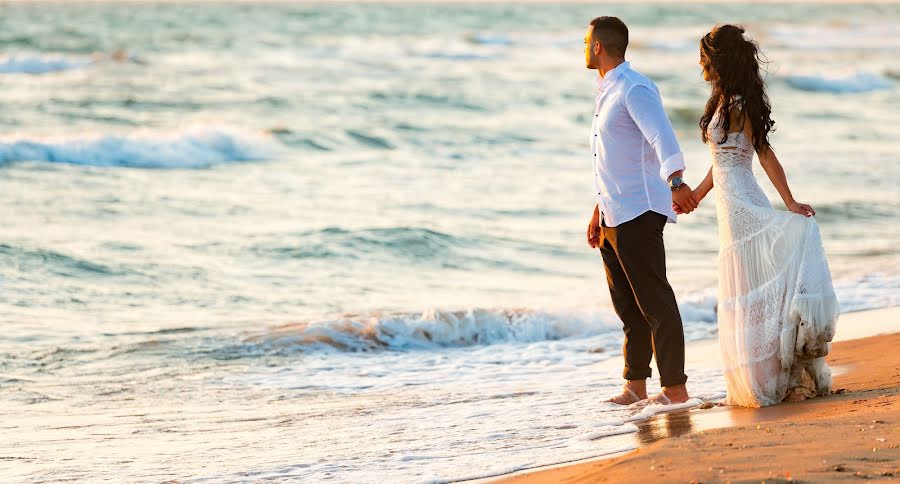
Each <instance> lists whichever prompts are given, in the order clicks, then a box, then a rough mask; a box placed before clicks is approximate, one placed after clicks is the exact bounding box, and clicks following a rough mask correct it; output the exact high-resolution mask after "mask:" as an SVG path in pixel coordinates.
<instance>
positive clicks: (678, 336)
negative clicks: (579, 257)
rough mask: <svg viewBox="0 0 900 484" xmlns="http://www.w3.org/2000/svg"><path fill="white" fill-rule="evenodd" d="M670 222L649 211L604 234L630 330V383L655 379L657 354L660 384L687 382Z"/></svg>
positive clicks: (617, 298)
mask: <svg viewBox="0 0 900 484" xmlns="http://www.w3.org/2000/svg"><path fill="white" fill-rule="evenodd" d="M667 220H668V218H667V217H666V216H665V215H662V214H659V213H656V212H653V211H648V212H644V213H643V214H642V215H640V216H638V217H637V218H634V219H632V220H629V221H628V222H625V223H622V224H619V225H617V226H616V227H607V226H606V224H605V222H604V223H603V224H602V228H601V231H600V253H601V254H602V255H603V265H604V266H605V267H606V281H607V283H608V284H609V294H610V296H612V303H613V307H614V308H615V310H616V314H618V315H619V318H621V319H622V322H623V323H624V331H625V347H624V350H623V351H624V353H625V372H624V375H623V376H624V377H625V379H626V380H643V379H645V378H650V376H651V371H650V358H651V357H652V356H653V354H654V353H655V354H656V366H657V368H658V369H659V374H660V375H659V379H660V384H661V385H662V386H664V387H668V386H674V385H680V384H683V383H685V382H686V381H687V376H686V375H685V374H684V329H683V328H682V324H681V314H680V313H679V312H678V304H677V303H676V302H675V293H674V292H672V287H671V286H670V285H669V281H668V279H666V249H665V245H664V244H663V229H664V228H665V226H666V221H667Z"/></svg>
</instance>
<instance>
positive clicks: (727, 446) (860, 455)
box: [504, 307, 900, 483]
mask: <svg viewBox="0 0 900 484" xmlns="http://www.w3.org/2000/svg"><path fill="white" fill-rule="evenodd" d="M898 318H900V308H896V307H895V308H888V309H882V310H876V311H863V312H857V313H851V314H847V315H844V316H842V319H841V321H840V323H839V326H838V328H839V331H841V329H842V328H847V331H846V333H847V334H848V335H850V336H859V335H861V334H866V333H867V332H868V334H870V335H871V334H876V335H875V336H868V337H863V338H859V339H849V340H848V339H846V338H839V339H838V341H837V342H836V343H834V345H833V347H832V351H831V354H830V355H829V357H828V361H829V363H830V365H831V366H832V370H833V372H834V385H833V394H832V395H831V396H830V397H827V398H819V399H814V400H809V401H805V402H800V403H794V404H782V405H778V406H775V407H768V408H763V409H745V408H710V409H694V410H691V411H683V412H673V413H669V414H663V415H659V416H657V417H655V418H653V419H651V420H648V421H646V422H644V423H643V424H642V425H641V430H640V432H639V436H640V438H641V440H642V441H643V442H645V443H646V445H644V446H642V447H641V448H640V449H638V450H636V451H634V452H631V453H629V454H627V455H623V456H620V457H617V458H614V459H607V460H601V461H591V462H585V463H579V464H574V465H569V466H564V467H557V468H552V469H546V470H539V471H535V472H530V473H524V474H521V475H516V476H512V477H510V478H508V479H505V480H504V482H514V483H551V482H553V483H561V482H562V483H586V482H616V483H621V482H794V481H799V482H844V481H846V480H848V479H871V480H875V481H883V480H893V479H900V405H898V403H900V352H898V351H897V348H898V345H900V333H897V332H891V330H892V328H893V331H896V329H897V326H896V322H897V320H898ZM878 333H889V334H878ZM713 358H715V357H713Z"/></svg>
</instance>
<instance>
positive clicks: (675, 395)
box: [647, 384, 690, 405]
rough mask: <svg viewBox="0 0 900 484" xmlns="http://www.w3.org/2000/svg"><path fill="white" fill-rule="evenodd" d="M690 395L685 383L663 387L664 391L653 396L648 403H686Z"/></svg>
mask: <svg viewBox="0 0 900 484" xmlns="http://www.w3.org/2000/svg"><path fill="white" fill-rule="evenodd" d="M689 398H690V396H689V395H688V392H687V386H685V385H684V384H681V385H674V386H671V387H663V391H662V392H660V393H658V394H656V395H654V396H653V397H651V398H650V399H649V400H648V401H647V403H648V404H652V403H655V404H657V405H672V404H675V403H684V402H686V401H688V399H689Z"/></svg>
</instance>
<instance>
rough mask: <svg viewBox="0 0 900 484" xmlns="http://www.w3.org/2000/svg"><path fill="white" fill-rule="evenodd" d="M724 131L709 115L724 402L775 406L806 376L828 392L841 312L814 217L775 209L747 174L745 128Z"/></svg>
mask: <svg viewBox="0 0 900 484" xmlns="http://www.w3.org/2000/svg"><path fill="white" fill-rule="evenodd" d="M724 134H725V133H724V132H723V130H722V127H721V126H720V123H719V120H718V119H717V117H714V118H713V120H712V122H711V123H710V129H709V140H710V141H709V144H710V152H711V154H712V163H713V168H712V170H713V183H714V186H715V188H716V190H715V191H716V209H717V211H718V213H717V216H718V223H719V241H720V249H719V306H718V326H719V343H720V347H721V351H722V357H723V361H724V365H725V377H726V384H727V387H728V398H727V401H728V403H729V404H734V405H742V406H748V407H761V406H767V405H774V404H776V403H779V402H781V401H782V399H784V397H785V395H786V394H787V392H788V391H789V390H790V389H791V388H794V387H800V388H804V389H805V388H808V387H809V385H810V382H814V385H813V386H814V388H813V389H812V390H811V391H813V392H814V393H818V394H820V395H824V394H827V393H828V391H829V390H830V385H831V371H830V370H829V369H828V367H827V365H825V362H824V358H823V357H824V356H825V355H826V354H828V350H829V347H830V343H829V342H830V341H831V339H832V338H833V336H834V327H835V323H836V321H837V317H838V313H839V312H838V307H837V300H836V298H835V295H834V289H833V287H832V283H831V273H830V271H829V269H828V262H827V260H826V259H825V250H824V248H823V246H822V239H821V236H820V234H819V228H818V225H817V224H816V222H815V219H813V218H806V217H804V216H802V215H797V214H793V213H790V212H784V211H777V210H775V209H773V208H772V205H771V204H770V203H769V200H768V198H767V197H766V195H765V193H764V192H763V191H762V188H760V186H759V184H758V183H757V181H756V178H755V176H754V175H753V169H752V161H753V154H754V152H755V150H754V148H753V144H752V143H751V142H750V140H749V139H748V138H747V137H746V135H744V133H743V132H737V133H730V134H728V135H727V136H724ZM723 138H724V139H725V142H724V143H719V142H720V141H721V140H722V139H723Z"/></svg>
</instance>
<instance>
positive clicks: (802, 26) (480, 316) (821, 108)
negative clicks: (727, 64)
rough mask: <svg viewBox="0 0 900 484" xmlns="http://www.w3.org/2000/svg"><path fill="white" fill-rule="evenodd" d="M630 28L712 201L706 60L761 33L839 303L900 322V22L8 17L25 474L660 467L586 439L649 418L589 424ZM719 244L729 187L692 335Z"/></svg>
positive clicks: (701, 238) (795, 168) (784, 17)
mask: <svg viewBox="0 0 900 484" xmlns="http://www.w3.org/2000/svg"><path fill="white" fill-rule="evenodd" d="M602 14H607V15H618V16H620V17H622V18H623V19H624V20H625V21H626V22H627V23H628V25H629V26H630V29H631V39H632V42H631V46H630V47H629V54H628V56H629V58H630V60H631V61H632V64H633V66H634V67H635V68H637V69H638V70H640V71H642V72H644V73H646V74H647V75H649V76H650V77H651V78H652V79H654V80H655V81H656V82H657V83H658V85H659V87H660V89H661V92H662V94H663V98H664V102H665V105H666V108H667V111H668V112H669V115H670V117H671V119H672V121H673V124H674V126H675V128H676V131H677V134H678V137H679V140H680V142H681V144H682V148H683V150H684V151H685V154H686V156H687V160H688V161H687V163H688V171H687V175H686V177H687V179H688V181H689V182H690V183H692V184H696V183H697V182H698V181H699V180H700V179H701V178H702V176H703V175H704V174H705V171H706V169H707V168H708V166H709V154H708V152H707V150H706V147H705V146H703V145H702V144H701V143H700V141H699V136H698V129H697V127H696V124H697V120H698V118H699V116H700V113H701V110H702V107H703V104H704V102H705V96H706V94H707V87H706V85H705V84H704V83H703V82H702V80H701V77H700V70H699V66H698V65H697V60H698V58H697V57H698V56H697V50H698V49H697V41H698V39H699V38H700V37H701V36H702V35H703V34H704V33H705V32H706V31H708V29H709V28H711V27H712V26H713V25H715V24H716V23H720V22H729V21H734V22H740V23H742V24H743V25H745V27H746V28H747V29H748V32H750V33H752V34H753V36H754V37H755V38H757V39H758V40H759V41H760V43H761V44H762V47H763V50H764V52H765V53H766V55H767V57H768V59H769V60H770V63H769V64H768V65H767V70H768V76H767V81H768V83H769V88H770V95H771V98H772V102H773V106H774V117H775V120H776V122H777V128H778V130H777V131H776V132H775V133H774V135H773V143H774V146H775V149H776V151H777V152H778V154H779V157H780V158H781V160H782V162H783V164H784V166H785V169H786V171H787V175H788V180H789V182H790V183H791V186H792V188H793V190H794V192H795V195H796V196H797V198H798V199H799V200H800V201H802V202H805V203H810V204H811V205H813V206H814V207H815V208H816V210H817V212H818V216H817V219H818V222H819V224H820V225H821V228H822V234H823V237H824V240H825V246H826V249H827V251H828V255H829V262H830V263H831V267H832V270H833V273H834V277H835V280H836V285H837V289H838V293H839V299H840V300H841V304H842V307H843V308H844V309H845V310H852V309H861V308H867V307H882V306H890V305H896V304H900V257H898V253H897V249H896V241H897V240H898V238H900V228H898V227H900V225H898V223H897V222H898V219H897V213H898V210H900V190H898V185H897V179H898V177H900V160H898V155H897V153H898V152H900V136H898V135H900V128H898V118H897V115H896V107H897V106H898V105H900V90H898V87H897V84H898V82H900V80H898V79H900V64H898V61H897V59H896V52H897V49H898V48H900V41H898V37H897V36H896V30H897V24H898V19H900V6H898V5H835V4H824V5H814V4H810V5H806V4H802V5H799V4H783V5H766V6H765V7H760V6H754V5H752V4H729V5H709V4H672V5H627V6H625V5H604V6H597V5H588V4H559V5H556V4H541V5H518V4H488V5H478V4H410V5H405V4H342V5H324V4H292V5H279V4H253V3H242V4H215V5H212V4H197V5H191V4H129V5H127V6H122V5H114V4H103V3H100V4H79V5H65V4H33V5H29V4H4V5H2V6H0V323H2V325H3V327H4V329H5V331H4V332H3V334H2V335H0V413H2V414H3V415H4V417H5V418H4V419H3V423H2V425H3V426H4V430H3V433H4V434H5V435H6V436H7V437H5V438H4V439H0V477H3V478H4V479H3V480H5V481H9V480H13V481H19V480H40V479H51V480H52V479H63V478H75V479H84V478H89V477H90V478H96V479H100V478H110V479H125V480H163V479H170V478H179V479H183V480H192V479H210V480H214V481H232V480H233V481H240V480H246V479H249V478H260V479H261V478H265V477H273V478H299V479H307V480H313V481H318V480H322V479H325V478H331V479H333V480H338V481H373V480H380V479H385V478H390V479H393V480H399V481H421V480H438V481H440V480H446V479H453V478H459V477H463V476H468V475H489V474H496V473H499V472H502V471H504V470H511V469H516V468H523V467H529V466H534V465H543V464H549V463H552V461H553V455H554V454H555V455H563V454H565V455H573V456H590V455H600V454H604V453H607V452H611V451H613V450H617V449H621V448H623V445H625V446H626V447H627V445H630V444H628V443H625V444H623V442H622V441H620V440H615V439H604V438H595V439H589V438H588V439H586V438H584V436H585V435H588V436H595V435H598V433H597V432H598V430H597V428H598V427H599V428H600V430H599V432H600V433H603V434H605V433H616V432H619V433H621V432H620V431H624V430H630V428H625V427H623V426H622V425H617V426H615V427H616V428H615V429H613V430H610V429H606V428H605V427H604V425H603V424H602V423H603V422H606V421H607V420H608V419H610V418H613V419H619V420H621V418H620V417H622V416H621V415H617V414H615V412H613V413H610V411H609V410H608V409H597V408H596V407H595V406H594V404H593V403H592V402H596V401H597V400H598V399H599V398H600V397H601V396H602V395H604V394H605V393H607V392H610V391H612V389H613V388H614V387H615V386H616V385H618V379H617V375H616V373H617V370H616V369H615V361H617V360H618V358H620V356H619V353H618V351H619V350H618V347H619V345H620V344H621V340H620V338H621V336H620V334H621V333H620V331H619V329H618V324H619V323H618V322H617V320H616V318H615V316H614V315H613V314H612V312H611V307H610V303H609V296H608V293H607V291H606V287H605V281H604V278H603V271H602V266H601V263H600V260H599V257H598V254H596V253H592V252H591V251H590V250H589V249H588V248H587V246H586V244H585V242H584V235H583V234H584V227H585V224H586V223H587V220H588V217H589V215H590V212H591V210H592V208H593V200H592V198H591V193H592V189H591V186H592V179H591V178H590V176H589V170H590V159H589V156H588V150H587V132H588V129H589V119H588V118H589V116H590V113H591V110H592V106H593V104H592V102H593V97H594V94H595V89H596V85H595V83H594V77H595V76H596V73H595V72H590V71H587V70H586V69H584V66H583V59H582V57H583V54H582V50H581V49H582V35H583V31H584V28H585V26H586V24H587V22H588V21H589V20H590V19H591V18H593V17H594V16H597V15H602ZM758 172H760V174H761V176H762V177H763V178H762V181H763V182H764V183H763V186H764V187H765V189H766V191H767V193H769V194H770V196H771V197H772V198H773V200H776V203H775V205H776V206H781V204H780V202H779V201H777V195H776V193H775V192H774V190H773V189H772V188H771V185H770V184H768V183H767V182H766V181H765V179H764V176H765V175H764V174H762V173H761V170H758ZM715 224H716V216H715V207H714V206H713V203H712V197H710V199H708V200H706V201H704V204H703V205H702V206H701V208H700V209H699V210H698V211H697V212H695V213H694V214H691V215H690V216H687V217H683V218H682V219H681V221H680V223H679V224H678V225H677V226H669V227H668V228H667V235H666V237H667V240H666V242H667V247H668V253H669V260H668V262H669V276H670V279H671V282H672V284H673V286H674V288H675V290H676V293H677V294H678V296H679V301H680V303H681V306H682V311H683V313H684V316H685V320H686V331H687V336H688V338H689V339H694V340H696V339H705V338H711V337H714V336H715V315H714V311H713V306H714V304H715V300H714V294H715V291H714V287H715V284H716V280H715V277H716V269H715V259H716V253H717V248H718V246H717V240H716V236H717V234H716V227H715ZM691 378H692V380H691V381H692V384H693V385H694V388H696V390H697V393H698V395H700V396H705V397H707V398H713V397H714V396H715V395H717V394H719V393H720V392H721V381H720V379H719V376H718V374H717V372H716V371H715V370H714V369H704V368H696V369H693V373H691ZM447 402H450V403H447ZM453 402H456V403H453ZM535 409H543V410H542V411H536V410H535ZM435 416H441V418H440V419H438V420H437V421H435V420H434V418H435ZM473 416H474V417H473ZM560 422H565V423H560ZM623 429H624V430H623ZM626 433H627V432H626ZM173 442H176V443H177V444H173ZM548 449H551V450H552V451H550V452H548ZM188 452H195V454H194V457H190V458H182V457H180V456H181V454H182V453H188ZM38 456H40V457H38ZM248 476H249V477H248ZM254 476H255V477H254Z"/></svg>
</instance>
